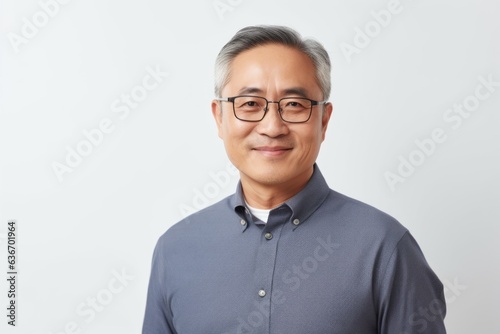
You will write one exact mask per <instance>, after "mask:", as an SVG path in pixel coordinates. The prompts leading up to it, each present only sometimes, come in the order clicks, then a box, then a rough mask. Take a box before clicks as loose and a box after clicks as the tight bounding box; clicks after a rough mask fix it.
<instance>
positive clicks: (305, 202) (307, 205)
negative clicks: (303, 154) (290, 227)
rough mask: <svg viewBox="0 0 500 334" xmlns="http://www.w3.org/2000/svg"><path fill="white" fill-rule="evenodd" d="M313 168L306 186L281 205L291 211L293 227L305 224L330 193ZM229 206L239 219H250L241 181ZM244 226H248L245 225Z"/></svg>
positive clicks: (316, 169) (319, 172) (315, 168)
mask: <svg viewBox="0 0 500 334" xmlns="http://www.w3.org/2000/svg"><path fill="white" fill-rule="evenodd" d="M313 168H314V171H313V174H312V176H311V178H310V179H309V181H308V182H307V184H306V186H305V187H304V188H303V189H302V190H301V191H299V192H298V193H297V194H296V195H295V196H293V197H292V198H290V199H289V200H287V201H286V202H285V203H283V204H282V205H281V206H283V205H287V206H288V207H289V208H290V209H291V210H292V215H291V218H290V222H291V223H292V224H294V225H295V227H297V226H299V225H302V223H303V222H305V221H306V220H307V218H309V216H311V215H312V214H313V212H314V211H316V210H317V209H318V208H319V207H320V205H321V204H322V203H323V201H324V200H325V199H326V197H327V196H328V193H329V192H330V188H329V187H328V184H327V183H326V181H325V178H324V177H323V174H321V171H320V170H319V167H318V166H317V165H316V164H314V166H313ZM231 205H232V207H233V208H234V210H235V212H236V213H238V215H239V216H240V217H245V219H249V217H251V214H249V212H248V210H247V208H246V207H245V199H244V197H243V188H242V186H241V181H239V182H238V186H237V187H236V193H235V194H234V196H233V198H232V203H231ZM271 214H272V211H271ZM246 226H248V224H246ZM246 226H245V229H246Z"/></svg>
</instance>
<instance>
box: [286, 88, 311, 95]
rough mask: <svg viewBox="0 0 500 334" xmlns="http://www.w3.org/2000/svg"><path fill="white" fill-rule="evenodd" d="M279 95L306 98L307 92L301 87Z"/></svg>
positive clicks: (287, 90)
mask: <svg viewBox="0 0 500 334" xmlns="http://www.w3.org/2000/svg"><path fill="white" fill-rule="evenodd" d="M281 95H295V96H300V97H308V95H309V94H308V93H307V91H306V90H305V89H304V88H302V87H292V88H288V89H285V90H283V91H282V94H281Z"/></svg>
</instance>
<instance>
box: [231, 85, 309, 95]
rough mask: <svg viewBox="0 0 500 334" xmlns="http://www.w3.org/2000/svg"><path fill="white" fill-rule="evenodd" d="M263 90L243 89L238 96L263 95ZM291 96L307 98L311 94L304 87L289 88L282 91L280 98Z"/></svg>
mask: <svg viewBox="0 0 500 334" xmlns="http://www.w3.org/2000/svg"><path fill="white" fill-rule="evenodd" d="M263 92H264V91H263V90H262V89H260V88H257V87H243V88H242V89H240V90H239V92H238V94H243V95H245V94H263ZM289 95H294V96H300V97H307V96H308V95H309V94H308V93H307V91H306V90H305V89H304V88H302V87H291V88H287V89H284V90H282V91H281V94H280V96H289Z"/></svg>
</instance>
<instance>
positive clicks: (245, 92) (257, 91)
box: [238, 87, 263, 95]
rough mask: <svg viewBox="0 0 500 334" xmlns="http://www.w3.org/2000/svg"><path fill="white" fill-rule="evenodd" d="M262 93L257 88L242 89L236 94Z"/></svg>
mask: <svg viewBox="0 0 500 334" xmlns="http://www.w3.org/2000/svg"><path fill="white" fill-rule="evenodd" d="M262 93H263V91H262V89H260V88H257V87H243V88H242V89H240V90H239V92H238V94H243V95H245V94H262Z"/></svg>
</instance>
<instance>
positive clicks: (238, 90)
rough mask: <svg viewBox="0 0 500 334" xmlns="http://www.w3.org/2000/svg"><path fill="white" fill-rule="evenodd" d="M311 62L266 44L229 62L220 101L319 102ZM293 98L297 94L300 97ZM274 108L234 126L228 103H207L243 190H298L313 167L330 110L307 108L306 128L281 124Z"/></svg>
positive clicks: (303, 56)
mask: <svg viewBox="0 0 500 334" xmlns="http://www.w3.org/2000/svg"><path fill="white" fill-rule="evenodd" d="M315 73H316V72H315V68H314V65H313V63H312V61H311V60H310V59H309V57H308V56H307V55H305V54H304V53H302V52H300V51H298V50H296V49H293V48H290V47H287V46H283V45H279V44H267V45H263V46H258V47H255V48H253V49H250V50H247V51H244V52H242V53H240V54H239V55H238V56H237V57H236V58H235V59H234V60H233V62H232V64H231V68H230V81H229V83H228V84H227V85H226V86H225V87H224V89H223V91H222V97H233V96H237V95H256V96H262V97H265V98H267V99H268V100H269V101H278V100H279V99H281V98H283V97H292V96H293V97H306V98H309V99H312V100H316V101H322V100H323V95H322V93H321V89H320V87H319V85H318V83H317V81H316V77H315ZM298 92H303V94H300V93H298ZM277 108H278V107H277V104H269V111H268V112H267V113H266V116H265V117H264V119H263V120H262V121H260V122H255V123H254V122H245V121H241V120H238V119H237V118H236V117H235V116H234V113H233V106H232V103H229V102H218V101H213V102H212V112H213V115H214V117H215V120H216V122H217V127H218V133H219V137H220V138H222V140H223V141H224V146H225V148H226V151H227V154H228V156H229V159H230V160H231V162H232V163H233V164H234V165H235V167H236V168H238V170H239V171H240V176H241V181H242V184H243V185H244V186H245V185H247V184H250V186H265V187H275V186H278V187H283V186H284V187H291V188H294V187H297V186H301V185H302V186H303V185H304V184H305V183H306V182H307V180H308V179H309V177H310V176H311V175H312V172H313V164H314V162H315V161H316V158H317V156H318V153H319V148H320V145H321V142H322V141H323V140H324V138H325V132H326V128H327V125H328V121H329V119H330V115H331V112H332V106H331V104H327V105H325V106H324V105H317V106H313V111H312V115H311V118H310V119H309V120H308V121H307V122H306V123H296V124H293V123H287V122H284V121H283V120H281V118H280V116H279V114H278V110H277Z"/></svg>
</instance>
